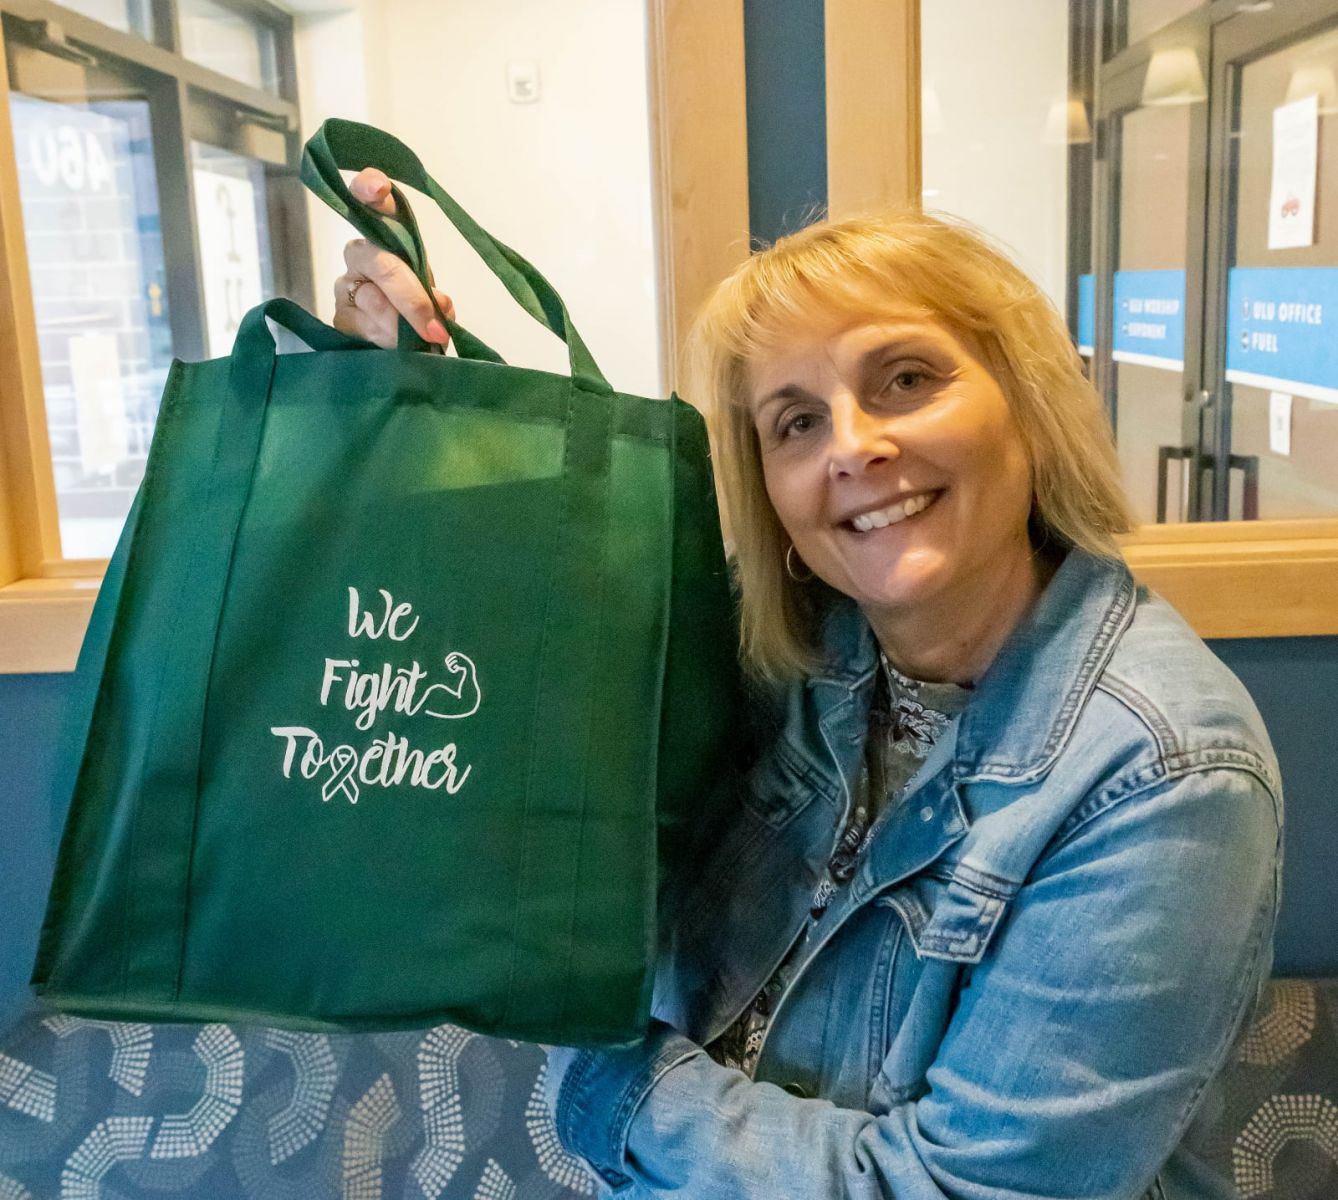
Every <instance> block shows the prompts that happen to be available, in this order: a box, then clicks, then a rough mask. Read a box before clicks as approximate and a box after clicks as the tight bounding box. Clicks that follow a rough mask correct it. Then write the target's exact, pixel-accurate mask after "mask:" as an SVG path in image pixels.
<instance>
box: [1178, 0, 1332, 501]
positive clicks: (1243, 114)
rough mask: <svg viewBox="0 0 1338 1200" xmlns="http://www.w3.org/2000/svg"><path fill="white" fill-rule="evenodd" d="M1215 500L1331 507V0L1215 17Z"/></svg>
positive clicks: (1211, 330) (1211, 320) (1211, 317)
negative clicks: (1217, 166)
mask: <svg viewBox="0 0 1338 1200" xmlns="http://www.w3.org/2000/svg"><path fill="white" fill-rule="evenodd" d="M1213 63H1214V70H1213V90H1214V93H1215V95H1217V96H1219V97H1220V98H1221V99H1220V104H1219V110H1218V112H1217V113H1215V120H1214V126H1215V128H1214V143H1215V144H1217V145H1218V146H1220V158H1218V159H1217V160H1216V161H1218V162H1220V163H1221V170H1220V171H1219V172H1218V173H1217V174H1216V175H1215V176H1214V178H1213V179H1212V181H1211V194H1210V197H1209V203H1210V207H1209V213H1210V217H1209V222H1208V225H1209V229H1210V236H1209V264H1210V268H1209V269H1210V272H1211V275H1212V291H1213V296H1214V299H1215V301H1216V302H1215V303H1214V304H1213V305H1212V306H1210V309H1209V312H1208V314H1207V315H1208V321H1207V328H1206V336H1205V345H1206V347H1207V349H1208V355H1207V362H1206V363H1205V379H1206V380H1207V383H1206V386H1207V387H1208V388H1209V389H1210V390H1211V391H1212V392H1213V393H1214V394H1215V395H1216V396H1218V397H1220V400H1219V402H1218V403H1217V406H1216V409H1217V421H1216V428H1215V429H1214V430H1213V443H1214V444H1213V457H1214V468H1215V469H1214V471H1213V480H1214V484H1213V497H1212V515H1213V516H1214V517H1215V518H1216V519H1219V520H1222V519H1235V518H1239V517H1246V518H1249V517H1255V516H1258V517H1260V518H1265V519H1268V518H1292V517H1316V516H1333V515H1334V514H1335V513H1338V207H1336V206H1338V3H1334V2H1333V0H1326V2H1320V3H1306V2H1304V0H1301V2H1298V3H1293V4H1288V5H1278V6H1276V8H1275V9H1274V10H1271V11H1267V12H1262V13H1254V14H1241V15H1240V16H1238V17H1233V18H1232V19H1230V20H1227V21H1224V22H1223V23H1222V24H1220V25H1218V26H1217V27H1216V28H1215V30H1214V32H1213Z"/></svg>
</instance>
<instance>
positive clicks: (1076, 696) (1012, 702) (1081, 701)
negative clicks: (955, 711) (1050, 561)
mask: <svg viewBox="0 0 1338 1200" xmlns="http://www.w3.org/2000/svg"><path fill="white" fill-rule="evenodd" d="M1134 600H1135V587H1134V581H1133V577H1132V576H1131V575H1130V573H1129V569H1128V568H1127V567H1126V566H1125V565H1124V563H1123V562H1122V561H1120V560H1118V559H1110V558H1103V557H1099V556H1097V555H1094V554H1090V553H1088V552H1086V551H1083V550H1071V551H1069V553H1068V555H1067V556H1066V557H1065V559H1064V561H1063V562H1062V563H1061V564H1060V566H1059V569H1058V570H1057V571H1056V572H1055V575H1054V577H1053V578H1052V579H1051V580H1050V583H1049V586H1047V587H1046V589H1045V591H1044V592H1043V593H1042V594H1041V597H1040V599H1039V600H1038V601H1037V603H1036V605H1035V606H1034V607H1033V608H1032V610H1031V611H1030V612H1029V613H1028V614H1027V616H1026V617H1025V618H1024V619H1023V621H1022V623H1021V624H1020V625H1019V626H1018V627H1017V629H1015V630H1014V631H1013V633H1012V635H1011V636H1010V637H1009V639H1008V641H1007V642H1005V643H1004V646H1003V648H1002V649H1001V650H1000V651H999V654H998V656H997V657H996V658H995V660H994V662H993V663H992V664H991V665H990V668H989V670H988V671H987V672H986V673H985V675H984V677H983V678H982V679H981V680H980V682H979V683H978V684H977V685H976V689H975V695H974V696H972V697H971V700H970V702H969V703H968V704H967V706H966V708H965V709H964V710H963V712H962V715H961V720H960V725H959V728H958V734H957V756H956V761H955V764H954V768H953V770H954V774H955V775H956V777H957V778H958V779H959V780H966V779H991V780H996V781H999V782H1003V783H1024V782H1029V781H1032V780H1035V779H1037V778H1039V777H1041V776H1042V775H1044V774H1045V773H1046V772H1047V771H1049V770H1050V768H1051V767H1052V766H1053V765H1054V762H1055V760H1056V759H1057V758H1058V757H1059V754H1060V752H1061V751H1062V750H1063V748H1064V745H1065V744H1066V743H1067V741H1068V738H1069V736H1070V734H1071V733H1072V731H1073V727H1074V725H1075V724H1076V723H1077V720H1078V717H1079V715H1080V714H1081V712H1082V710H1083V707H1084V706H1085V704H1086V702H1087V699H1088V697H1089V696H1090V695H1091V694H1092V690H1093V688H1095V686H1096V681H1097V679H1098V678H1099V677H1100V675H1101V672H1102V670H1103V669H1104V668H1105V666H1106V664H1107V663H1108V662H1109V661H1110V656H1111V654H1112V653H1113V652H1114V650H1115V647H1116V645H1117V644H1118V643H1119V639H1120V637H1121V635H1122V634H1123V633H1124V631H1125V629H1126V628H1128V625H1129V622H1130V621H1131V620H1132V618H1133V611H1134ZM820 644H821V650H822V653H823V656H824V658H825V660H826V666H825V667H824V669H823V670H822V671H820V672H819V673H818V674H817V675H815V676H814V677H813V678H812V679H810V680H809V683H808V686H809V687H810V688H811V689H814V690H815V692H817V693H818V695H819V697H820V700H821V702H822V707H823V708H824V709H827V710H828V712H829V715H835V714H834V713H832V712H831V710H832V709H836V710H838V711H839V712H840V714H841V716H842V718H843V719H844V721H854V722H860V717H861V714H862V716H863V722H867V717H868V707H869V703H870V700H871V696H872V691H873V689H872V681H873V678H874V672H875V670H876V666H877V661H878V654H877V644H876V642H875V640H874V636H873V630H872V629H871V628H870V627H869V623H868V621H867V620H866V619H865V617H864V614H863V613H862V612H861V611H860V609H859V607H858V606H857V605H856V604H855V602H854V601H853V600H851V599H850V598H849V597H846V596H840V597H838V598H836V599H834V600H833V601H832V605H831V608H830V609H829V611H828V613H827V614H826V616H825V618H824V620H823V624H822V629H821V635H820ZM863 722H860V724H861V729H862V728H863ZM827 724H828V722H827V721H824V726H826V725H827Z"/></svg>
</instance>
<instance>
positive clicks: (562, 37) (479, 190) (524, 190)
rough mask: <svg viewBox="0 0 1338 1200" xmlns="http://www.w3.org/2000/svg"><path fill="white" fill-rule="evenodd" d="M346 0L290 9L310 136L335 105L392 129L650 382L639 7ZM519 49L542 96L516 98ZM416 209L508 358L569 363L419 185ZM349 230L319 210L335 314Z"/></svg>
mask: <svg viewBox="0 0 1338 1200" xmlns="http://www.w3.org/2000/svg"><path fill="white" fill-rule="evenodd" d="M352 2H353V6H352V7H351V8H350V10H349V11H345V12H340V13H335V14H328V15H310V16H299V17H298V19H297V30H298V34H297V51H298V74H299V79H300V81H301V95H300V104H301V109H302V119H303V124H304V130H303V133H304V135H305V134H309V133H310V132H312V131H313V130H314V129H315V128H316V127H317V126H318V125H319V124H320V122H321V120H322V119H324V118H325V117H327V116H343V117H351V118H353V119H355V120H366V121H369V122H371V123H372V124H375V125H378V126H380V127H381V128H382V129H385V130H387V131H388V132H391V133H394V134H395V135H396V136H397V137H399V138H400V139H401V140H403V141H404V142H406V143H407V144H408V145H409V146H411V147H412V148H413V149H414V150H415V151H417V153H418V155H419V156H420V157H421V158H422V160H423V162H424V163H425V164H426V166H427V167H428V169H429V170H430V171H431V172H432V174H433V176H434V177H435V178H436V180H437V182H438V183H440V184H441V185H442V186H443V187H444V188H445V189H446V190H447V191H448V192H450V193H451V195H452V196H454V197H455V199H456V200H458V201H459V202H460V203H461V204H462V205H463V206H464V208H465V209H466V210H467V211H468V212H469V213H470V214H471V215H472V216H473V217H474V218H475V219H476V220H477V221H478V222H479V223H480V224H481V225H483V226H484V227H485V228H486V229H488V230H489V231H490V232H491V233H493V234H495V235H496V236H497V237H498V238H500V239H501V240H502V241H503V242H505V243H507V244H508V245H510V246H512V247H514V248H515V249H516V250H518V251H520V253H522V254H523V255H525V257H526V258H528V259H529V260H530V261H531V262H533V263H534V264H535V266H537V267H538V268H539V270H540V271H542V272H543V274H544V275H545V276H546V277H547V278H548V279H549V281H550V282H551V283H552V284H553V285H554V286H555V287H556V288H557V289H558V291H559V292H560V293H561V294H562V297H563V299H564V300H565V301H566V303H567V308H568V310H569V311H570V313H571V315H572V318H573V321H574V323H575V325H576V326H577V328H578V329H579V330H580V331H581V334H582V336H583V337H584V338H585V340H586V342H587V343H588V344H589V346H590V348H591V350H592V352H593V353H594V355H595V358H596V360H597V361H598V362H599V364H600V366H601V367H602V368H603V370H604V373H605V375H607V376H608V378H609V380H610V382H611V383H612V384H613V385H614V387H616V388H618V389H619V390H620V391H628V392H638V393H642V394H646V395H657V394H660V389H661V382H660V379H661V371H660V356H659V348H658V342H659V325H658V315H657V303H658V282H657V270H656V254H655V242H654V236H653V227H652V205H651V150H650V133H649V130H650V123H649V109H648V99H647V82H646V30H645V16H644V6H643V5H641V4H637V3H629V0H572V2H568V3H564V4H553V3H551V0H490V2H489V3H486V4H479V3H476V2H471V0H352ZM511 60H534V61H537V62H538V63H539V69H540V76H541V99H540V100H539V101H538V102H537V103H534V104H513V103H512V102H511V101H510V100H509V99H508V96H507V88H506V69H507V63H508V61H511ZM411 198H414V199H417V197H416V196H415V195H413V194H411ZM414 210H415V212H416V214H417V215H418V218H419V221H420V224H421V225H422V226H423V232H424V237H425V239H426V240H427V244H428V247H429V250H430V253H431V257H432V262H433V269H434V271H435V273H436V278H437V283H438V286H440V287H442V288H444V289H445V290H446V291H447V292H448V293H450V295H451V296H452V298H453V299H454V300H455V303H456V309H457V315H458V316H459V318H460V320H461V321H462V322H464V324H465V325H466V326H467V327H468V328H469V329H470V330H472V331H473V332H474V333H476V334H478V336H480V337H481V338H483V339H484V341H486V342H489V343H490V344H491V345H492V346H493V347H494V348H495V349H497V350H499V351H501V353H502V354H503V355H504V356H505V357H506V358H507V360H508V361H510V362H514V363H516V364H517V365H523V366H533V367H541V368H544V369H548V370H556V371H565V370H566V354H565V350H564V348H563V347H562V345H561V344H560V343H559V342H558V341H557V339H555V338H554V337H553V336H552V335H551V334H549V333H548V332H547V331H545V330H544V329H543V328H542V327H540V326H539V325H538V324H536V323H535V322H534V321H533V320H532V319H531V318H529V317H528V316H526V315H525V314H524V313H523V312H522V311H521V310H520V309H519V308H517V307H516V305H515V303H514V301H512V300H511V299H510V297H509V296H507V294H506V293H505V291H503V289H502V288H501V286H500V284H498V283H497V282H496V281H495V280H494V279H493V277H492V276H491V274H490V273H488V271H487V269H486V268H485V267H483V266H482V264H481V263H480V262H478V260H476V259H475V258H474V256H473V254H472V252H471V251H470V250H469V249H468V248H467V247H466V246H465V245H464V243H463V242H462V241H461V240H460V238H459V237H458V235H456V234H455V233H454V232H453V231H452V230H451V229H450V226H449V225H448V223H447V222H446V220H445V218H444V217H442V216H441V215H440V214H439V213H438V212H437V210H436V208H435V206H432V207H431V211H429V202H428V201H427V200H426V198H423V199H421V200H419V202H418V203H417V204H415V206H414ZM351 236H354V234H353V231H352V230H351V229H348V228H347V227H346V226H344V225H343V224H342V222H340V221H339V220H338V218H333V217H332V215H328V214H324V213H318V212H317V211H316V209H315V208H313V212H312V240H313V255H314V258H315V275H316V281H317V299H318V301H319V303H320V304H321V305H322V306H323V307H322V308H321V312H322V315H324V316H326V317H327V318H328V316H329V315H330V312H331V309H332V306H333V298H332V295H331V293H330V284H331V282H332V281H333V279H334V277H335V276H337V275H338V274H339V273H340V272H341V271H342V270H343V266H342V257H341V253H340V251H341V248H342V246H343V243H344V242H345V241H346V240H347V239H348V238H349V237H351Z"/></svg>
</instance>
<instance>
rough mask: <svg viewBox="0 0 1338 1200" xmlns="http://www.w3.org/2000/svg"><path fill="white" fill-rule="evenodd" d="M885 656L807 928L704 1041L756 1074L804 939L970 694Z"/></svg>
mask: <svg viewBox="0 0 1338 1200" xmlns="http://www.w3.org/2000/svg"><path fill="white" fill-rule="evenodd" d="M880 658H881V660H882V670H881V671H880V672H879V687H878V692H877V695H876V696H875V699H874V703H873V708H872V710H871V712H870V715H869V736H868V739H867V740H866V742H865V754H864V769H863V770H862V771H861V772H860V781H859V787H858V789H857V792H856V795H855V797H854V805H853V811H852V812H851V813H850V815H849V817H848V818H847V820H846V826H845V829H844V830H843V831H842V833H841V836H840V837H839V838H838V839H837V842H836V849H835V850H834V851H833V852H832V856H831V859H830V860H829V861H828V864H827V869H826V871H825V872H823V876H822V878H821V879H820V880H819V882H818V886H817V888H816V890H815V891H814V893H813V902H812V904H811V906H810V909H809V920H808V924H807V926H806V927H805V929H804V933H803V936H802V937H801V938H800V939H799V940H798V941H796V942H795V944H794V947H793V948H792V949H791V950H790V952H789V954H788V955H786V957H785V960H784V961H783V962H782V963H781V965H780V966H779V967H778V968H777V969H776V971H775V973H774V974H773V975H772V977H771V979H770V980H769V981H768V982H767V984H766V985H765V986H764V987H763V988H762V990H761V991H760V992H758V994H757V997H756V998H755V999H754V1000H753V1002H752V1003H751V1004H750V1005H749V1006H748V1007H747V1008H746V1009H744V1011H743V1012H742V1013H741V1014H740V1016H739V1017H738V1019H737V1020H736V1021H735V1022H734V1024H733V1025H731V1026H730V1027H729V1028H728V1029H727V1030H726V1031H725V1032H724V1033H723V1034H721V1035H720V1037H718V1038H717V1039H716V1040H715V1041H714V1042H712V1043H711V1044H710V1045H709V1046H707V1047H706V1048H705V1049H706V1053H707V1054H709V1055H710V1056H711V1058H713V1059H714V1060H715V1061H716V1062H718V1063H720V1064H721V1065H723V1066H726V1067H735V1068H737V1069H738V1070H741V1071H743V1072H744V1074H746V1075H747V1076H748V1077H749V1078H752V1075H753V1072H754V1070H755V1068H756V1066H757V1058H758V1054H759V1053H760V1051H761V1049H762V1042H763V1040H764V1038H765V1035H766V1029H767V1025H768V1023H769V1022H770V1020H771V1013H772V1012H773V1011H774V1008H775V1005H776V1002H777V1001H778V1000H779V999H780V997H781V995H782V994H783V993H784V991H785V989H786V988H787V987H789V985H790V982H791V973H792V968H793V965H794V963H795V961H796V959H797V958H798V956H799V953H800V951H801V950H802V949H803V945H804V941H805V939H806V938H807V937H808V935H809V933H810V932H811V931H812V929H813V927H814V925H815V924H816V923H817V921H818V919H819V918H820V917H821V916H822V914H823V913H824V912H826V911H827V907H828V905H829V904H830V903H831V900H832V897H833V896H834V895H836V893H837V892H838V891H839V890H840V888H841V887H842V886H844V884H845V883H846V882H847V881H848V880H849V879H850V877H851V876H852V875H853V874H854V873H855V867H856V866H857V865H858V863H859V859H860V855H861V854H863V852H864V850H865V847H867V846H868V844H869V842H870V841H871V840H872V838H873V834H874V833H875V832H876V827H877V823H878V819H879V817H880V816H881V815H882V814H883V813H885V812H888V811H890V810H891V809H892V808H893V807H895V806H896V804H897V803H899V802H900V800H901V798H902V793H903V791H904V789H905V787H906V784H907V783H909V782H910V780H911V777H912V776H913V775H914V774H915V772H916V771H917V770H918V769H919V767H920V764H921V763H922V762H924V760H925V758H926V757H928V755H929V751H930V750H931V749H932V748H933V746H934V744H935V743H936V742H937V741H938V740H939V738H940V737H941V736H942V735H943V733H944V731H945V730H946V729H947V728H948V727H949V725H950V724H951V723H952V722H953V721H954V720H955V719H956V717H957V714H958V713H959V712H961V710H962V707H963V706H964V705H965V703H966V700H967V697H968V696H969V695H970V694H971V693H970V691H969V689H967V688H964V687H959V686H958V685H957V684H953V683H924V682H922V681H920V680H918V679H911V678H909V677H908V676H905V675H903V674H901V672H899V671H898V670H897V669H896V668H895V667H893V666H892V664H891V663H889V662H888V661H887V658H886V657H885V656H882V655H880Z"/></svg>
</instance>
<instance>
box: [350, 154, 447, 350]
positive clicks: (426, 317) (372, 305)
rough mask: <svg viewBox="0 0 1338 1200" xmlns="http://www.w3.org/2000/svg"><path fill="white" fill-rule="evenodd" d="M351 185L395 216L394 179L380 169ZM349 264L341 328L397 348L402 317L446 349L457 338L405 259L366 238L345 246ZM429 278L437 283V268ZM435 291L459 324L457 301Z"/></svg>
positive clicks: (370, 169)
mask: <svg viewBox="0 0 1338 1200" xmlns="http://www.w3.org/2000/svg"><path fill="white" fill-rule="evenodd" d="M348 186H349V190H350V191H351V192H352V193H353V195H354V196H355V197H356V198H357V199H358V200H360V201H362V203H363V204H365V205H367V207H368V208H370V209H372V210H373V211H374V212H379V213H382V214H384V215H385V216H387V217H393V216H394V215H395V198H394V197H393V196H392V195H391V194H390V180H389V179H388V178H387V177H386V175H385V174H384V173H383V172H381V171H378V170H377V169H376V168H375V167H364V168H363V169H362V170H361V171H359V172H358V173H357V174H356V175H355V176H353V178H352V179H351V180H350V181H349V185H348ZM344 265H345V266H346V267H347V268H348V270H347V271H346V272H345V273H344V274H343V275H341V276H339V278H338V279H336V280H335V282H334V294H335V315H334V327H335V328H336V329H338V330H340V331H342V332H344V333H351V334H354V335H355V336H357V337H361V338H366V340H367V341H369V342H375V343H376V344H377V345H378V346H383V347H385V348H386V349H387V350H393V349H394V348H395V345H396V343H397V341H398V330H399V318H400V317H401V316H403V317H404V318H405V319H406V320H407V321H408V322H409V324H410V325H412V326H413V327H414V330H415V332H417V334H418V336H419V337H421V338H423V339H424V341H428V342H434V343H436V344H437V345H439V346H445V345H446V344H447V343H448V342H449V341H450V340H451V338H450V335H449V334H448V333H447V332H446V328H445V326H444V325H442V323H441V322H440V321H439V320H438V319H437V317H436V314H435V313H434V312H433V311H432V303H431V301H430V300H429V299H428V298H427V293H426V292H425V291H423V285H422V284H421V283H419V282H418V279H417V278H416V277H415V276H414V273H413V272H412V271H411V270H410V269H409V267H408V264H406V263H405V262H404V261H403V260H402V259H399V258H397V257H396V256H395V255H393V254H391V253H390V251H389V250H382V249H381V248H380V247H379V246H376V245H374V244H373V243H372V242H369V241H368V240H367V239H366V238H354V240H353V241H351V242H349V243H348V244H347V245H346V246H345V247H344ZM428 279H429V280H431V279H432V271H431V268H429V269H428ZM433 282H434V283H435V280H434V281H433ZM432 291H433V294H434V295H435V296H436V298H437V303H438V304H439V305H440V306H441V311H442V312H443V313H445V314H446V316H448V317H449V318H451V320H454V319H455V305H454V304H452V303H451V298H450V297H449V296H448V295H446V293H445V292H443V291H441V290H440V289H439V288H437V287H435V286H434V287H433V289H432Z"/></svg>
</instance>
